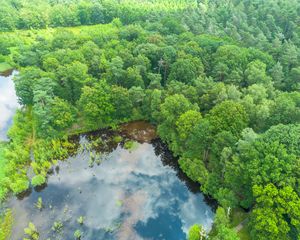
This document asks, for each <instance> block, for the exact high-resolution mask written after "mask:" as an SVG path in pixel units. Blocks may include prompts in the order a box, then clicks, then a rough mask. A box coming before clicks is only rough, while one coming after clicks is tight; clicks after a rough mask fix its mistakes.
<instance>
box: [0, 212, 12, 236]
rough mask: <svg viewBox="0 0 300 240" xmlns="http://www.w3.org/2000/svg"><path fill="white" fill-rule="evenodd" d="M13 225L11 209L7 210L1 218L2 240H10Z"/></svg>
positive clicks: (0, 234)
mask: <svg viewBox="0 0 300 240" xmlns="http://www.w3.org/2000/svg"><path fill="white" fill-rule="evenodd" d="M12 224H13V215H12V211H11V209H8V210H6V212H5V213H4V215H3V216H1V217H0V240H6V239H10V235H11V230H12Z"/></svg>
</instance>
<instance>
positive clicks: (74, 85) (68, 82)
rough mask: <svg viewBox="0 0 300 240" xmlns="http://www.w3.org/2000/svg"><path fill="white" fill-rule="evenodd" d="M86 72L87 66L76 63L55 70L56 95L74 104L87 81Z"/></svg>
mask: <svg viewBox="0 0 300 240" xmlns="http://www.w3.org/2000/svg"><path fill="white" fill-rule="evenodd" d="M87 72H88V66H87V65H85V64H83V63H81V62H78V61H74V62H72V63H70V64H66V65H65V66H60V67H59V68H58V70H57V82H58V85H59V88H58V93H57V95H58V96H59V97H61V98H63V99H65V100H67V101H69V102H71V103H73V104H74V103H75V102H76V101H77V100H79V98H80V95H81V88H82V87H83V86H84V83H85V82H87V81H88V79H89V75H88V73H87Z"/></svg>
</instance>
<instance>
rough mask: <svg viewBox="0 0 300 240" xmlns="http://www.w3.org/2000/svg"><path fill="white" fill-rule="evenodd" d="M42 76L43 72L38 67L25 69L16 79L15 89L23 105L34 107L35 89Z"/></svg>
mask: <svg viewBox="0 0 300 240" xmlns="http://www.w3.org/2000/svg"><path fill="white" fill-rule="evenodd" d="M41 76H42V71H41V70H40V69H38V68H36V67H28V68H24V69H23V70H22V71H21V72H20V74H19V75H17V76H16V78H15V89H16V93H17V96H18V99H19V102H20V103H21V104H22V105H31V106H32V105H33V97H34V95H33V88H34V86H35V84H36V82H37V80H38V79H39V78H40V77H41Z"/></svg>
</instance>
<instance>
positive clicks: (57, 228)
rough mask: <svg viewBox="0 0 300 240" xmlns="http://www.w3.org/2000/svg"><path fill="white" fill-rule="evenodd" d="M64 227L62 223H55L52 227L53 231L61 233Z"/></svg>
mask: <svg viewBox="0 0 300 240" xmlns="http://www.w3.org/2000/svg"><path fill="white" fill-rule="evenodd" d="M63 227H64V225H63V224H62V222H54V223H53V226H52V231H54V232H58V233H59V232H61V231H62V229H63Z"/></svg>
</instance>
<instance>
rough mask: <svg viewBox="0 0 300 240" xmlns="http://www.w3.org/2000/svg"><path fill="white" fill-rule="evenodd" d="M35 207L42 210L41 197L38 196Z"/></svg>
mask: <svg viewBox="0 0 300 240" xmlns="http://www.w3.org/2000/svg"><path fill="white" fill-rule="evenodd" d="M35 207H36V208H37V209H39V210H42V208H43V199H42V198H41V197H39V198H38V200H37V202H36V204H35Z"/></svg>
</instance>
